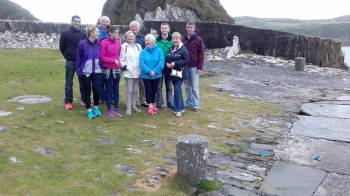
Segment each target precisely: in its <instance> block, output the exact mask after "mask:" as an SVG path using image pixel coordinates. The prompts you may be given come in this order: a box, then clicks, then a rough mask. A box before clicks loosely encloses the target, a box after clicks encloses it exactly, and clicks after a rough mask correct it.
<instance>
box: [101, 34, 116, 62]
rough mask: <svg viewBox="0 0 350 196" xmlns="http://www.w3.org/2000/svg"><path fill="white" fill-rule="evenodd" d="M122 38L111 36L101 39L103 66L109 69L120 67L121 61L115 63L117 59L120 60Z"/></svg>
mask: <svg viewBox="0 0 350 196" xmlns="http://www.w3.org/2000/svg"><path fill="white" fill-rule="evenodd" d="M120 48H121V46H120V40H119V39H116V40H112V39H110V38H107V39H104V40H102V41H101V45H100V56H101V61H102V66H103V67H104V68H107V69H119V68H120V62H119V63H118V64H115V60H118V61H119V56H120Z"/></svg>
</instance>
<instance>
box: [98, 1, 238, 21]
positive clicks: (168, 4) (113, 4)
mask: <svg viewBox="0 0 350 196" xmlns="http://www.w3.org/2000/svg"><path fill="white" fill-rule="evenodd" d="M136 14H139V15H140V16H141V17H142V18H143V19H145V20H150V21H154V20H156V21H164V20H167V21H196V22H198V21H204V22H225V23H229V24H233V23H234V20H233V19H232V18H231V17H230V16H229V15H228V14H227V12H226V10H225V9H224V8H223V7H222V5H221V4H220V2H219V0H158V1H157V0H128V1H126V0H107V2H106V3H105V5H104V8H103V11H102V15H106V16H109V17H110V18H111V20H112V24H128V23H129V22H130V21H131V20H133V19H134V18H135V15H136Z"/></svg>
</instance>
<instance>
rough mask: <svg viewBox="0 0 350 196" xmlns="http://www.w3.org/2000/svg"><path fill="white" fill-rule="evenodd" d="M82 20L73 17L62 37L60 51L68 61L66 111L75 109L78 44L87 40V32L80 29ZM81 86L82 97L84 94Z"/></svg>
mask: <svg viewBox="0 0 350 196" xmlns="http://www.w3.org/2000/svg"><path fill="white" fill-rule="evenodd" d="M80 26H81V19H80V17H79V16H76V15H75V16H72V20H71V27H70V28H69V29H68V30H66V31H64V32H63V33H62V34H61V37H60V43H59V47H60V51H61V53H62V55H63V56H64V58H65V59H66V84H65V98H64V103H65V107H66V110H71V109H72V108H73V106H72V103H73V77H74V72H75V67H76V65H75V58H76V50H77V47H78V44H79V42H80V41H81V40H83V39H85V38H86V34H85V32H83V31H82V30H81V28H80ZM82 92H83V91H82V89H81V85H80V95H81V93H82Z"/></svg>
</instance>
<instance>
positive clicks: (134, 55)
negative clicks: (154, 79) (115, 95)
mask: <svg viewBox="0 0 350 196" xmlns="http://www.w3.org/2000/svg"><path fill="white" fill-rule="evenodd" d="M141 50H142V48H141V46H140V44H137V43H134V44H129V43H127V42H125V43H123V44H122V48H121V51H120V63H121V65H122V66H124V65H127V70H126V71H123V74H124V77H126V78H139V77H140V64H139V61H140V53H141Z"/></svg>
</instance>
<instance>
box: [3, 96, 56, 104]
mask: <svg viewBox="0 0 350 196" xmlns="http://www.w3.org/2000/svg"><path fill="white" fill-rule="evenodd" d="M50 101H51V98H50V97H46V96H43V95H23V96H18V97H14V98H12V99H10V100H9V102H14V103H21V104H39V103H47V102H50Z"/></svg>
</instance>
